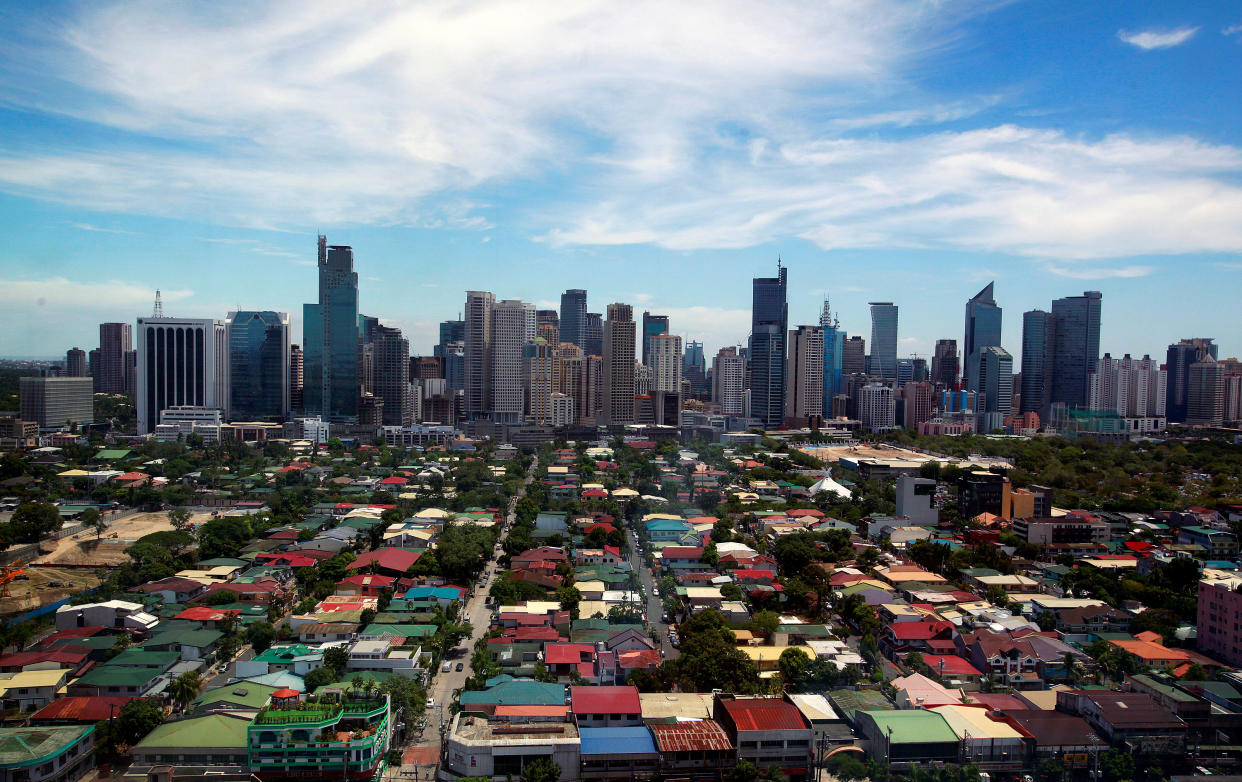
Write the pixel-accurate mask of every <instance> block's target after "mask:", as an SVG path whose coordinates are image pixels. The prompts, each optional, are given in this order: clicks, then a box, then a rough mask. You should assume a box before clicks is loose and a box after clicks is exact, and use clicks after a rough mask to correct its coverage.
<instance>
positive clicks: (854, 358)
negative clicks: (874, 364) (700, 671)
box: [837, 336, 867, 393]
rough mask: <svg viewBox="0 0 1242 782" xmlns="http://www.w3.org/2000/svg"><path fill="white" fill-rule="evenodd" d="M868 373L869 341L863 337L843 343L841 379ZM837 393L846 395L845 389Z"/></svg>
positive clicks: (852, 338)
mask: <svg viewBox="0 0 1242 782" xmlns="http://www.w3.org/2000/svg"><path fill="white" fill-rule="evenodd" d="M866 371H867V341H866V340H865V339H863V338H862V337H857V336H855V337H850V338H849V339H847V340H845V341H844V343H842V348H841V377H842V378H844V377H848V376H849V375H862V374H865V373H866ZM837 393H845V387H844V386H842V387H840V388H839V389H838V391H837Z"/></svg>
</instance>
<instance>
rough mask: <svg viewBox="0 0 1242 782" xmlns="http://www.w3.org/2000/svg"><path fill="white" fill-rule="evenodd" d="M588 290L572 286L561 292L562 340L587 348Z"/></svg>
mask: <svg viewBox="0 0 1242 782" xmlns="http://www.w3.org/2000/svg"><path fill="white" fill-rule="evenodd" d="M586 325H587V292H586V291H584V290H582V289H581V288H570V289H569V290H567V291H565V292H564V293H562V294H561V324H560V331H561V333H560V341H561V342H568V343H570V344H571V345H577V346H578V347H580V348H582V349H584V350H585V349H586Z"/></svg>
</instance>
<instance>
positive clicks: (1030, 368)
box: [1019, 310, 1054, 418]
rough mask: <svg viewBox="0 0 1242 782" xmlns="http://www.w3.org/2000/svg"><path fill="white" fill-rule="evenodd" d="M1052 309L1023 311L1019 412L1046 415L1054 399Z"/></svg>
mask: <svg viewBox="0 0 1242 782" xmlns="http://www.w3.org/2000/svg"><path fill="white" fill-rule="evenodd" d="M1053 333H1054V329H1053V319H1052V313H1049V312H1044V311H1043V310H1031V311H1030V312H1024V313H1022V387H1021V389H1020V390H1021V404H1020V410H1019V412H1022V413H1039V415H1040V417H1041V418H1046V417H1047V412H1048V407H1049V405H1050V404H1051V403H1052V399H1051V394H1052V335H1053Z"/></svg>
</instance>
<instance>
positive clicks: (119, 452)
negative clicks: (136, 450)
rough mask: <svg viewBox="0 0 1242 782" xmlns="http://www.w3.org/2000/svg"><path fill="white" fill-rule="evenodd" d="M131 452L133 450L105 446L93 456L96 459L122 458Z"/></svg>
mask: <svg viewBox="0 0 1242 782" xmlns="http://www.w3.org/2000/svg"><path fill="white" fill-rule="evenodd" d="M131 453H133V452H132V451H130V450H129V449H128V448H105V449H104V450H102V451H100V452H99V453H97V454H95V458H96V459H124V458H125V457H126V456H129V455H130V454H131Z"/></svg>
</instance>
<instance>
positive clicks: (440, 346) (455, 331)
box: [431, 320, 466, 358]
mask: <svg viewBox="0 0 1242 782" xmlns="http://www.w3.org/2000/svg"><path fill="white" fill-rule="evenodd" d="M465 341H466V321H464V320H445V321H441V322H440V341H439V342H437V343H436V344H435V346H434V347H432V349H431V355H433V356H435V357H436V358H444V354H445V353H447V352H448V346H449V345H451V344H453V343H454V342H465Z"/></svg>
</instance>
